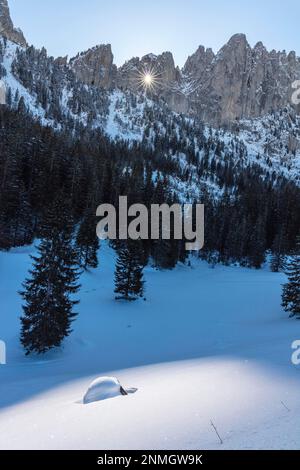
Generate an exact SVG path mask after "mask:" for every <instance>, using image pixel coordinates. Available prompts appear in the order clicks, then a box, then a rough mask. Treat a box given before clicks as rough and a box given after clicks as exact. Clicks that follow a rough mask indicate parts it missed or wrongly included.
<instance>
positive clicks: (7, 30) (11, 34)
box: [0, 0, 27, 47]
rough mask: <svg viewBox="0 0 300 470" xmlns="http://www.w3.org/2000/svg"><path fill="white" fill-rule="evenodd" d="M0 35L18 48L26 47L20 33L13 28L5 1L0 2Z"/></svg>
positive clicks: (0, 0)
mask: <svg viewBox="0 0 300 470" xmlns="http://www.w3.org/2000/svg"><path fill="white" fill-rule="evenodd" d="M0 35H1V36H4V37H6V38H7V39H9V40H10V41H12V42H15V43H16V44H19V45H20V46H23V47H25V46H26V45H27V43H26V39H25V38H24V35H23V33H22V31H21V30H20V29H16V28H14V25H13V22H12V20H11V17H10V12H9V7H8V3H7V0H0Z"/></svg>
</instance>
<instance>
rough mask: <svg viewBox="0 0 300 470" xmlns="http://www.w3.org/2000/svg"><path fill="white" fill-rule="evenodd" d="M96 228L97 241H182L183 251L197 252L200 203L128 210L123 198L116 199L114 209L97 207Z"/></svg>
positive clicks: (136, 206) (200, 241)
mask: <svg viewBox="0 0 300 470" xmlns="http://www.w3.org/2000/svg"><path fill="white" fill-rule="evenodd" d="M96 215H97V217H102V220H101V221H100V222H99V224H98V225H97V235H98V237H99V238H100V240H107V239H109V240H128V239H131V240H150V239H151V240H159V239H162V240H171V239H174V240H183V239H184V240H186V241H187V242H186V244H185V248H186V250H187V251H199V250H201V249H202V248H203V246H204V205H203V204H194V205H193V204H183V205H181V204H173V205H172V206H169V205H168V204H161V205H159V204H152V205H151V207H150V209H148V208H147V207H146V206H145V205H144V204H133V205H132V206H130V207H128V200H127V196H121V197H120V198H119V207H118V217H117V210H116V208H115V207H114V206H113V205H111V204H102V205H101V206H99V207H98V209H97V213H96Z"/></svg>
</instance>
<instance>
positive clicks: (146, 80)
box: [144, 72, 153, 87]
mask: <svg viewBox="0 0 300 470" xmlns="http://www.w3.org/2000/svg"><path fill="white" fill-rule="evenodd" d="M144 83H145V86H146V87H151V85H152V84H153V76H152V75H151V73H150V72H148V73H145V75H144Z"/></svg>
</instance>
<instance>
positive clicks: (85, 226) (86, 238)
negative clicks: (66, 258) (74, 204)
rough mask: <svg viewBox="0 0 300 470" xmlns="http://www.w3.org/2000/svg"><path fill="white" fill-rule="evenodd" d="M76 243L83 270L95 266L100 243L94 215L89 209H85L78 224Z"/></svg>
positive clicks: (96, 265)
mask: <svg viewBox="0 0 300 470" xmlns="http://www.w3.org/2000/svg"><path fill="white" fill-rule="evenodd" d="M76 245H77V248H78V256H79V262H80V265H81V267H82V268H83V269H85V270H87V269H88V268H93V269H95V268H97V267H98V250H99V246H100V243H99V239H98V237H97V234H96V217H95V215H94V213H93V211H92V210H91V209H88V210H87V211H86V214H85V215H84V218H83V220H82V222H81V224H80V227H79V230H78V233H77V237H76Z"/></svg>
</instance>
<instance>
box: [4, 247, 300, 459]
mask: <svg viewBox="0 0 300 470" xmlns="http://www.w3.org/2000/svg"><path fill="white" fill-rule="evenodd" d="M30 251H31V252H32V250H30V249H25V250H14V251H12V252H10V253H1V260H0V261H1V264H0V276H1V279H2V282H1V286H0V293H1V295H0V323H1V330H0V331H1V335H0V336H1V339H3V340H5V341H6V342H7V352H8V357H7V361H8V363H7V365H6V366H0V379H1V380H0V448H1V449H17V448H25V449H30V448H34V449H108V448H109V449H131V448H139V449H161V448H164V449H174V448H176V449H200V450H204V449H275V448H276V449H296V448H299V441H298V435H299V432H300V428H299V419H298V416H299V412H300V406H299V384H300V376H299V369H297V367H296V366H293V365H292V363H291V355H292V349H291V344H292V342H293V341H294V340H295V339H299V335H300V325H299V323H298V322H296V321H293V320H289V319H288V318H287V317H286V315H285V314H284V313H283V311H282V310H281V308H280V292H281V284H282V283H283V282H284V276H283V275H282V274H273V273H270V272H269V271H268V270H261V271H253V270H247V269H241V268H225V267H218V268H216V269H211V268H210V267H209V266H208V265H206V264H204V263H199V262H196V261H194V262H193V267H192V268H188V267H183V266H178V267H177V268H176V270H175V271H172V272H157V271H155V270H152V269H151V268H148V269H147V272H146V278H147V285H148V288H147V302H143V301H141V302H138V303H136V304H130V305H128V304H122V303H117V302H115V301H114V300H113V285H112V284H113V283H112V277H113V276H112V270H113V258H114V254H113V252H112V251H111V250H110V249H108V248H107V247H105V246H103V248H102V250H101V253H100V256H101V267H100V268H99V270H98V271H96V272H93V273H88V274H86V275H85V276H84V278H83V286H82V289H81V292H80V295H79V296H80V299H81V303H80V305H79V307H78V311H79V316H78V318H77V320H76V322H75V323H74V333H73V335H72V336H71V338H70V339H69V340H68V341H67V342H66V344H65V347H64V349H62V350H61V351H56V352H54V353H49V354H48V355H46V356H45V357H37V358H34V357H32V358H25V356H24V353H23V351H22V350H21V349H20V346H19V343H18V334H19V328H20V324H19V316H20V314H21V301H20V297H19V296H18V295H16V292H17V291H18V290H19V289H20V285H21V282H22V280H23V278H24V277H25V275H26V272H27V270H28V268H29V266H30V260H29V252H30ZM266 298H267V299H268V302H267V303H266ZM249 299H251V302H249ZM101 375H105V376H106V375H112V376H115V377H117V378H118V379H119V380H120V382H121V383H122V385H123V386H124V387H127V386H129V387H137V388H138V391H137V393H136V394H134V395H130V396H127V397H124V396H119V397H117V398H114V399H111V400H107V401H102V402H98V403H93V404H89V405H83V404H82V399H83V396H84V394H85V392H86V391H87V388H88V386H89V384H90V383H91V381H92V380H93V379H95V378H96V377H99V376H101ZM211 421H212V422H213V423H214V425H215V426H216V427H217V429H218V431H219V433H220V436H221V438H222V439H223V441H224V442H223V444H222V445H221V444H220V441H219V439H218V437H217V435H216V434H215V432H214V429H213V427H212V425H211Z"/></svg>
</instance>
